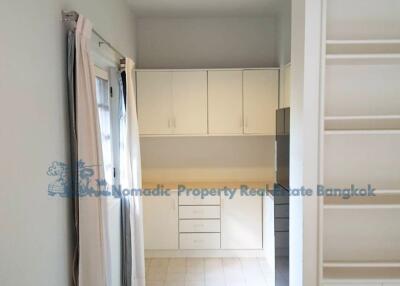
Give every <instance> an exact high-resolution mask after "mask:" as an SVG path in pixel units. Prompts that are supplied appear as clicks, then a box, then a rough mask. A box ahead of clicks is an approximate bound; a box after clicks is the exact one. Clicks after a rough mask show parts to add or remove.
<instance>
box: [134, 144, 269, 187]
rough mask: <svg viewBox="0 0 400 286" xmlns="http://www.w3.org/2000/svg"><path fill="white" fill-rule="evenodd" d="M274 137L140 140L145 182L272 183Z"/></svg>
mask: <svg viewBox="0 0 400 286" xmlns="http://www.w3.org/2000/svg"><path fill="white" fill-rule="evenodd" d="M274 140H275V138H274V136H251V137H247V136H246V137H243V136H242V137H241V136H233V137H231V136H215V137H214V136H212V137H178V138H142V139H141V142H140V143H141V152H142V154H141V155H142V168H143V170H142V171H143V180H144V181H145V182H153V183H165V182H174V183H176V182H246V181H247V182H256V181H267V182H274V181H275V171H274V157H275V155H274Z"/></svg>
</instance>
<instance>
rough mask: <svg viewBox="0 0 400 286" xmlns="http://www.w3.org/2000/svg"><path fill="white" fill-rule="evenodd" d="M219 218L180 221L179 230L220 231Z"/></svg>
mask: <svg viewBox="0 0 400 286" xmlns="http://www.w3.org/2000/svg"><path fill="white" fill-rule="evenodd" d="M220 231H221V221H220V220H219V219H189V220H180V221H179V232H220Z"/></svg>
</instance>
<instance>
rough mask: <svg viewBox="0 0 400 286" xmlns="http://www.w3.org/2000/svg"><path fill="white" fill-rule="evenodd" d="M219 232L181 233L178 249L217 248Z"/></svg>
mask: <svg viewBox="0 0 400 286" xmlns="http://www.w3.org/2000/svg"><path fill="white" fill-rule="evenodd" d="M220 240H221V238H220V234H219V233H181V234H180V235H179V245H180V249H219V248H220Z"/></svg>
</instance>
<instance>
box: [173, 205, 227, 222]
mask: <svg viewBox="0 0 400 286" xmlns="http://www.w3.org/2000/svg"><path fill="white" fill-rule="evenodd" d="M179 218H183V219H190V218H220V206H180V207H179Z"/></svg>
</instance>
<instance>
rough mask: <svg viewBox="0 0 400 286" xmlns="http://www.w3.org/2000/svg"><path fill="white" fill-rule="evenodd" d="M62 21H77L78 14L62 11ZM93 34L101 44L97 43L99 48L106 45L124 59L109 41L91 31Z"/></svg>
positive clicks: (93, 30)
mask: <svg viewBox="0 0 400 286" xmlns="http://www.w3.org/2000/svg"><path fill="white" fill-rule="evenodd" d="M62 17H63V21H64V22H67V21H74V22H77V21H78V17H79V14H78V12H76V11H62ZM92 32H93V34H95V35H96V36H97V37H98V38H99V39H100V40H101V42H99V46H100V45H102V44H104V45H107V46H108V47H109V48H110V49H111V50H113V51H114V52H115V53H116V54H117V55H118V56H119V57H120V58H121V59H125V58H126V57H125V56H124V55H123V54H122V53H121V52H120V51H118V50H117V49H116V48H115V47H114V46H113V45H112V44H111V43H110V42H109V41H107V40H106V39H105V38H104V37H103V36H102V35H100V34H99V32H97V31H96V30H95V29H92Z"/></svg>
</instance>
